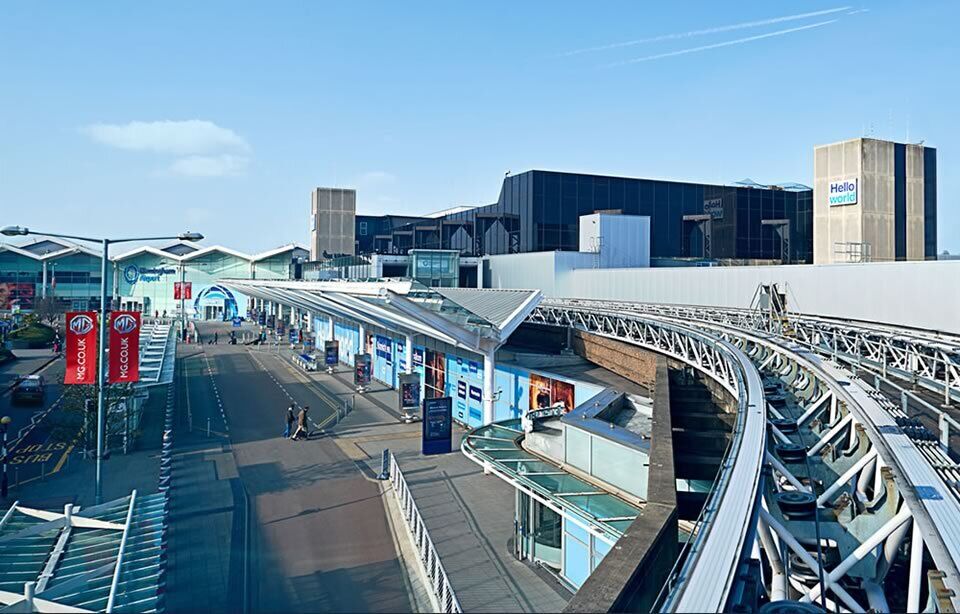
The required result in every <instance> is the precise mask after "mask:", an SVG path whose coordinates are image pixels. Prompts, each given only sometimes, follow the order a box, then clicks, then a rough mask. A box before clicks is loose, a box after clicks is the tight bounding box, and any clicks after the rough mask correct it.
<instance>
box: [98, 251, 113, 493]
mask: <svg viewBox="0 0 960 614" xmlns="http://www.w3.org/2000/svg"><path fill="white" fill-rule="evenodd" d="M109 250H110V241H109V240H108V239H104V240H103V254H102V256H101V259H100V260H101V262H100V264H101V267H100V330H99V331H97V334H98V336H99V340H98V344H97V369H98V370H97V476H96V486H95V489H94V501H95V503H96V505H100V504H101V503H102V502H103V467H102V464H103V421H104V410H105V408H104V406H103V405H104V401H105V395H104V388H105V386H106V384H107V363H106V347H105V346H106V344H107V263H108V262H109V261H110V257H109Z"/></svg>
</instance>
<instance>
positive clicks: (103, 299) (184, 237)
mask: <svg viewBox="0 0 960 614" xmlns="http://www.w3.org/2000/svg"><path fill="white" fill-rule="evenodd" d="M0 234H4V235H6V236H8V237H16V236H26V235H42V236H45V237H56V238H60V239H74V240H77V241H88V242H90V243H100V245H101V247H102V249H103V255H102V256H101V267H100V331H99V335H98V336H99V341H98V344H99V345H98V347H97V361H98V363H99V365H98V369H97V471H96V484H95V491H94V492H95V499H96V504H97V505H99V504H100V503H101V502H102V499H103V481H102V479H101V476H102V473H101V463H102V461H103V444H104V442H103V437H104V433H103V422H104V418H105V413H106V408H105V407H104V402H105V401H104V399H105V394H104V388H105V387H106V384H107V365H106V360H105V359H106V356H105V354H106V347H105V346H106V341H107V271H108V269H107V263H108V262H109V258H110V256H109V250H110V245H111V244H113V243H128V242H130V241H166V240H170V239H179V240H181V241H200V240H202V239H203V235H202V234H200V233H198V232H185V233H182V234H180V235H177V236H175V237H133V238H127V239H102V238H101V239H94V238H90V237H78V236H75V235H65V234H56V233H52V232H40V231H36V230H30V229H29V228H24V227H23V226H5V227H4V228H3V229H0ZM112 298H113V296H112V292H111V303H112V302H113V301H112ZM111 307H112V305H111ZM4 433H6V429H5V428H4ZM5 476H6V454H4V477H5Z"/></svg>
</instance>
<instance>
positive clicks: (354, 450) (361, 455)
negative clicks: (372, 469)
mask: <svg viewBox="0 0 960 614" xmlns="http://www.w3.org/2000/svg"><path fill="white" fill-rule="evenodd" d="M333 443H335V444H337V447H338V448H340V451H341V452H343V453H344V454H346V455H347V458H349V459H350V460H352V461H363V460H367V459H369V458H370V456H369V455H368V454H367V453H366V452H364V451H363V449H361V448H360V446H358V445H357V444H356V443H355V442H354V441H353V440H352V439H340V438H334V439H333Z"/></svg>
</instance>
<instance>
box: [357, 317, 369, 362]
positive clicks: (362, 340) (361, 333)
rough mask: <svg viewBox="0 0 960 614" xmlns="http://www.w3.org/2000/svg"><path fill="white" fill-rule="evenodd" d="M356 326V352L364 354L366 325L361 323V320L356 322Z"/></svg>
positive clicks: (365, 350)
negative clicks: (357, 339)
mask: <svg viewBox="0 0 960 614" xmlns="http://www.w3.org/2000/svg"><path fill="white" fill-rule="evenodd" d="M357 328H358V329H359V330H358V331H357V332H358V333H359V335H358V336H359V337H360V346H359V348H358V349H357V353H358V354H366V353H367V327H366V326H364V325H363V322H360V323H358V324H357Z"/></svg>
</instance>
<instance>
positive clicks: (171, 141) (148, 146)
mask: <svg viewBox="0 0 960 614" xmlns="http://www.w3.org/2000/svg"><path fill="white" fill-rule="evenodd" d="M80 130H81V132H83V133H84V134H86V135H88V136H89V137H90V138H92V139H93V140H94V141H97V142H98V143H102V144H104V145H109V146H111V147H117V148H119V149H126V150H130V151H153V152H159V153H168V154H175V155H181V156H182V155H191V154H192V155H202V154H213V153H222V152H232V153H250V151H251V149H250V145H249V144H248V143H247V142H246V141H245V140H244V139H243V137H241V136H240V135H238V134H237V133H236V132H234V131H233V130H230V129H228V128H222V127H220V126H218V125H216V124H215V123H213V122H210V121H206V120H201V119H189V120H186V121H170V120H164V121H153V122H141V121H133V122H129V123H126V124H90V125H88V126H84V127H82V128H81V129H80Z"/></svg>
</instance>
